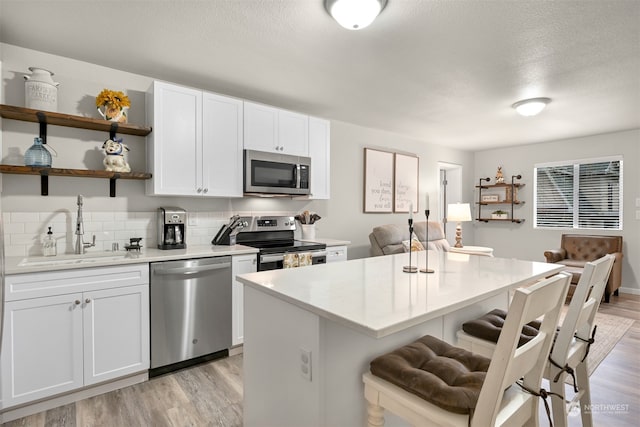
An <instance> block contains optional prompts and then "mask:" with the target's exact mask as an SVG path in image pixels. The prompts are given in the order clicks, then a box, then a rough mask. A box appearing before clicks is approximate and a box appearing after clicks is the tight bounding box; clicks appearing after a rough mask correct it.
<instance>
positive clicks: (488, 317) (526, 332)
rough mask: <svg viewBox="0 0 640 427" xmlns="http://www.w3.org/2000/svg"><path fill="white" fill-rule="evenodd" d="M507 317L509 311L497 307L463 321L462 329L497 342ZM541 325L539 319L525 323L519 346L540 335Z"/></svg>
mask: <svg viewBox="0 0 640 427" xmlns="http://www.w3.org/2000/svg"><path fill="white" fill-rule="evenodd" d="M506 318H507V312H506V311H504V310H500V309H497V308H496V309H495V310H492V311H490V312H488V313H487V314H485V315H484V316H482V317H479V318H478V319H475V320H470V321H468V322H465V323H463V324H462V330H463V331H465V332H466V333H468V334H469V335H472V336H474V337H477V338H480V339H483V340H487V341H492V342H495V343H497V342H498V337H500V332H502V327H503V326H504V321H505V319H506ZM540 325H541V324H540V321H538V320H534V321H532V322H529V323H527V324H526V325H524V326H523V327H522V332H521V333H520V340H519V341H518V347H520V346H521V345H523V344H526V343H528V342H529V341H531V340H532V339H533V338H534V337H535V336H536V335H538V331H539V330H540Z"/></svg>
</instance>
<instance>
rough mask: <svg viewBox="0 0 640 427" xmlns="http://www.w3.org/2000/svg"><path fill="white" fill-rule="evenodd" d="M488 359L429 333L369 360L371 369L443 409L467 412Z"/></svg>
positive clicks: (485, 369) (487, 366) (482, 379)
mask: <svg viewBox="0 0 640 427" xmlns="http://www.w3.org/2000/svg"><path fill="white" fill-rule="evenodd" d="M490 362H491V360H490V359H487V358H486V357H483V356H480V355H478V354H474V353H471V352H470V351H467V350H464V349H462V348H458V347H454V346H452V345H449V344H447V343H446V342H444V341H442V340H439V339H438V338H434V337H432V336H430V335H427V336H424V337H422V338H420V339H418V340H416V341H414V342H412V343H411V344H408V345H405V346H404V347H400V348H398V349H396V350H394V351H392V352H390V353H387V354H384V355H382V356H379V357H377V358H375V359H374V360H373V361H372V362H371V373H372V374H373V375H376V376H378V377H380V378H382V379H385V380H387V381H389V382H390V383H392V384H395V385H397V386H398V387H401V388H403V389H404V390H406V391H408V392H410V393H413V394H415V395H417V396H419V397H421V398H423V399H424V400H426V401H428V402H430V403H433V404H434V405H437V406H439V407H441V408H443V409H446V410H447V411H450V412H455V413H457V414H469V413H470V412H471V411H472V410H473V409H474V408H475V407H476V403H477V402H478V396H479V395H480V389H481V388H482V384H483V382H484V379H485V377H486V375H487V370H488V369H489V363H490Z"/></svg>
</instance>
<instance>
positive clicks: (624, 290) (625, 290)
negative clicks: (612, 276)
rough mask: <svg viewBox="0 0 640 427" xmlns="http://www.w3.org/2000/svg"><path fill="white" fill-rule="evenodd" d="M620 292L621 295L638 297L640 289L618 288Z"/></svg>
mask: <svg viewBox="0 0 640 427" xmlns="http://www.w3.org/2000/svg"><path fill="white" fill-rule="evenodd" d="M620 292H622V293H623V294H631V295H640V289H638V288H626V287H625V288H620Z"/></svg>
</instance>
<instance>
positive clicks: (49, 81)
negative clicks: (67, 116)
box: [24, 67, 60, 111]
mask: <svg viewBox="0 0 640 427" xmlns="http://www.w3.org/2000/svg"><path fill="white" fill-rule="evenodd" d="M29 71H31V75H30V76H29V75H25V76H24V80H25V82H24V98H25V106H26V107H27V108H33V109H35V110H45V111H58V86H59V85H60V83H57V82H54V81H53V78H52V77H53V73H52V72H51V71H49V70H45V69H44V68H38V67H29Z"/></svg>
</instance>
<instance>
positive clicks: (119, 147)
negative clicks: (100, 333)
mask: <svg viewBox="0 0 640 427" xmlns="http://www.w3.org/2000/svg"><path fill="white" fill-rule="evenodd" d="M102 149H103V150H104V154H105V158H104V161H103V163H104V168H105V170H107V171H109V172H131V167H130V166H129V163H127V161H126V160H125V158H124V153H125V152H126V151H129V148H128V147H127V146H126V145H124V144H123V143H122V138H120V139H116V140H112V139H107V140H106V141H105V142H104V144H102Z"/></svg>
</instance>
